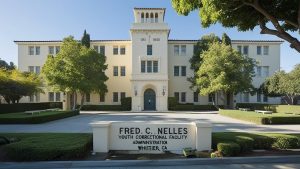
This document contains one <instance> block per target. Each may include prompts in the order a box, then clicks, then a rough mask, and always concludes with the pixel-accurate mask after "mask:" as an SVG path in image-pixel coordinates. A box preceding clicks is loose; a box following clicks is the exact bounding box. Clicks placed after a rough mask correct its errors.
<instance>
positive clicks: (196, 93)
mask: <svg viewBox="0 0 300 169" xmlns="http://www.w3.org/2000/svg"><path fill="white" fill-rule="evenodd" d="M198 96H199V93H198V92H194V102H198V101H199V99H198Z"/></svg>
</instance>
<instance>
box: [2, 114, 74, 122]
mask: <svg viewBox="0 0 300 169" xmlns="http://www.w3.org/2000/svg"><path fill="white" fill-rule="evenodd" d="M78 114H79V111H45V112H40V113H39V114H37V113H35V114H33V115H31V114H25V113H24V112H19V113H7V114H0V124H38V123H44V122H48V121H53V120H58V119H62V118H66V117H71V116H75V115H78Z"/></svg>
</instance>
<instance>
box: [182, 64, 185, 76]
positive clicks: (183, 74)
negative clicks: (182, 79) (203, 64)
mask: <svg viewBox="0 0 300 169" xmlns="http://www.w3.org/2000/svg"><path fill="white" fill-rule="evenodd" d="M181 76H186V66H181Z"/></svg>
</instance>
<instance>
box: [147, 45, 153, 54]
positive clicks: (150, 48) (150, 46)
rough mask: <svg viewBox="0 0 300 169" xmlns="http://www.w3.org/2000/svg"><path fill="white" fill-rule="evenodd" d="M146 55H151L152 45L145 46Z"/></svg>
mask: <svg viewBox="0 0 300 169" xmlns="http://www.w3.org/2000/svg"><path fill="white" fill-rule="evenodd" d="M147 55H152V45H147Z"/></svg>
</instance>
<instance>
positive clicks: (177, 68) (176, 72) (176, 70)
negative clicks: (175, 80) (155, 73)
mask: <svg viewBox="0 0 300 169" xmlns="http://www.w3.org/2000/svg"><path fill="white" fill-rule="evenodd" d="M174 76H179V66H174Z"/></svg>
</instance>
